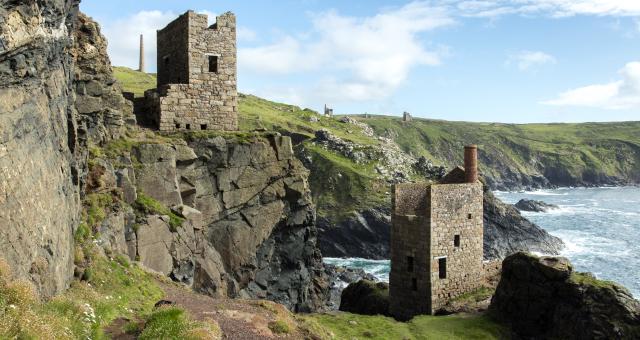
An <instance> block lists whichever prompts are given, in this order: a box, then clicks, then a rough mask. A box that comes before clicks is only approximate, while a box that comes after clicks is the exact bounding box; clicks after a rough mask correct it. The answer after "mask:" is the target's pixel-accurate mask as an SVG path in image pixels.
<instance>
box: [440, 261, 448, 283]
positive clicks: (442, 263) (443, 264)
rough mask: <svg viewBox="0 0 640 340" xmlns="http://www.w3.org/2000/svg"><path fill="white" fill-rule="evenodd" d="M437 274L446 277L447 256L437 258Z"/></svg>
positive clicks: (442, 277)
mask: <svg viewBox="0 0 640 340" xmlns="http://www.w3.org/2000/svg"><path fill="white" fill-rule="evenodd" d="M438 274H439V277H440V278H441V279H446V278H447V258H446V257H445V258H441V259H438Z"/></svg>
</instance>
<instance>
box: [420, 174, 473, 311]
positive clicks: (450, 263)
mask: <svg viewBox="0 0 640 340" xmlns="http://www.w3.org/2000/svg"><path fill="white" fill-rule="evenodd" d="M482 217H483V216H482V184H480V183H473V184H471V183H464V184H438V185H432V186H431V282H432V285H431V297H432V305H431V307H432V311H433V312H435V311H437V310H438V309H439V308H440V307H442V306H444V305H445V304H446V303H447V302H448V301H449V300H450V299H452V298H455V297H457V296H460V295H461V294H463V293H466V292H469V291H472V290H474V289H476V288H478V287H479V285H480V280H481V279H482V277H483V266H482V258H483V257H482V239H483V237H482V232H483V231H482ZM456 235H458V236H459V246H456V245H455V244H454V239H455V238H456ZM443 257H446V278H440V277H439V263H438V262H439V259H441V258H443Z"/></svg>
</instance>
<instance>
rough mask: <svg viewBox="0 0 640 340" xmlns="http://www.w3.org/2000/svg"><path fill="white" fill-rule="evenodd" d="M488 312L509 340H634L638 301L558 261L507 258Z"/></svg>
mask: <svg viewBox="0 0 640 340" xmlns="http://www.w3.org/2000/svg"><path fill="white" fill-rule="evenodd" d="M490 313H491V314H492V315H493V317H494V318H496V319H497V320H499V321H501V322H504V323H506V324H509V325H510V326H511V328H512V331H513V332H514V338H523V339H638V338H639V337H640V302H638V301H637V300H634V299H633V297H632V296H631V294H630V293H629V291H628V290H627V289H625V288H624V287H622V286H620V285H617V284H615V283H613V282H605V281H599V280H596V279H595V278H594V277H593V276H592V275H590V274H584V273H575V272H573V268H572V266H571V263H569V261H568V260H567V259H566V258H562V257H536V256H532V255H528V254H525V253H518V254H515V255H512V256H509V257H508V258H506V259H505V260H504V262H503V266H502V278H501V280H500V283H499V284H498V288H497V290H496V293H495V295H494V296H493V299H492V301H491V306H490Z"/></svg>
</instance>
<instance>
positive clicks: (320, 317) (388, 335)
mask: <svg viewBox="0 0 640 340" xmlns="http://www.w3.org/2000/svg"><path fill="white" fill-rule="evenodd" d="M308 318H310V319H312V320H314V321H315V322H317V323H318V324H320V325H321V326H322V327H324V328H326V329H329V330H331V332H332V333H333V334H334V335H335V338H336V339H380V340H383V339H385V340H386V339H408V340H409V339H434V340H446V339H500V338H503V336H502V335H503V332H504V330H503V329H502V327H500V326H499V325H497V324H496V323H494V322H493V321H491V320H490V319H489V318H488V317H486V316H472V315H464V314H459V315H449V316H418V317H415V318H413V319H412V320H411V321H409V322H406V323H403V322H398V321H395V320H394V319H392V318H389V317H384V316H364V315H356V314H350V313H338V314H335V315H334V314H317V315H311V316H309V317H308Z"/></svg>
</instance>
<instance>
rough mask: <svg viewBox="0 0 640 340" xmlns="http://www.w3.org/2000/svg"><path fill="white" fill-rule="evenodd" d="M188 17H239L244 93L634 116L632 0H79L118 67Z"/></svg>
mask: <svg viewBox="0 0 640 340" xmlns="http://www.w3.org/2000/svg"><path fill="white" fill-rule="evenodd" d="M188 9H193V10H196V11H199V12H204V13H208V14H210V17H211V18H210V20H215V19H214V18H213V17H214V16H215V15H216V14H221V13H223V12H226V11H232V12H234V13H235V14H236V16H237V20H238V26H239V27H238V60H239V61H238V68H239V70H238V71H239V74H238V87H239V90H240V91H241V92H245V93H252V94H256V95H258V96H262V97H265V98H268V99H272V100H276V101H282V102H286V103H292V104H297V105H300V106H303V107H310V108H312V109H315V110H321V109H322V106H323V104H325V103H327V104H329V105H330V106H332V107H333V108H334V111H335V112H336V113H340V114H351V113H363V112H369V113H378V114H390V115H400V114H401V113H402V112H403V111H408V112H411V113H412V114H413V115H414V116H420V117H428V118H436V119H446V120H467V121H497V122H508V123H525V122H583V121H614V120H616V121H621V120H640V113H639V112H640V1H638V0H574V1H572V0H494V1H480V0H441V1H436V0H433V1H398V0H387V1H383V0H353V1H330V0H324V1H320V0H297V1H294V0H280V1H268V2H267V1H262V0H242V1H237V0H236V1H227V0H218V1H196V0H193V1H190V0H181V1H157V0H155V1H151V0H136V1H119V0H111V1H104V0H83V2H82V4H81V10H83V11H84V12H85V13H87V14H89V15H90V16H92V17H94V18H95V19H96V20H97V21H98V22H100V23H101V25H102V27H103V33H104V34H105V35H106V36H107V38H108V39H109V53H110V55H111V59H112V63H113V64H114V65H123V66H129V67H132V68H135V67H137V48H138V35H139V34H140V33H144V34H145V41H146V46H147V48H146V56H147V57H146V60H147V65H148V71H154V70H155V30H156V29H159V28H162V27H164V26H165V25H166V24H167V23H168V22H169V21H171V20H172V19H174V18H175V17H176V16H177V15H178V14H181V13H183V12H185V11H186V10H188Z"/></svg>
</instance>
